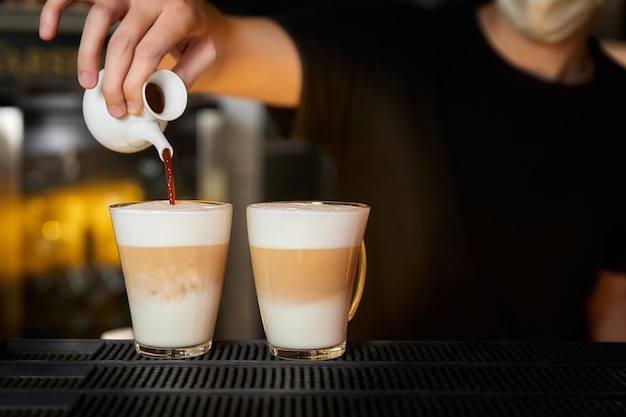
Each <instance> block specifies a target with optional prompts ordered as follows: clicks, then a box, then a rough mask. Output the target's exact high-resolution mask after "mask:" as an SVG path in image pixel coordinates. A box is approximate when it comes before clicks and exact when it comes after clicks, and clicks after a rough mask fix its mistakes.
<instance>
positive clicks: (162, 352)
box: [135, 341, 213, 359]
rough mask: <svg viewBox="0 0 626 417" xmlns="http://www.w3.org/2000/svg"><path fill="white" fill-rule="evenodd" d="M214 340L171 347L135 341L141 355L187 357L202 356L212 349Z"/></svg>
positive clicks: (166, 357) (173, 357)
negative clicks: (188, 345) (193, 344)
mask: <svg viewBox="0 0 626 417" xmlns="http://www.w3.org/2000/svg"><path fill="white" fill-rule="evenodd" d="M212 344H213V342H212V341H208V342H206V343H202V344H200V345H197V346H190V347H180V348H170V347H154V346H148V345H144V344H142V343H139V342H137V341H135V350H136V351H137V353H139V354H140V355H143V356H146V357H149V358H156V359H185V358H195V357H196V356H202V355H204V354H205V353H208V352H209V350H211V345H212Z"/></svg>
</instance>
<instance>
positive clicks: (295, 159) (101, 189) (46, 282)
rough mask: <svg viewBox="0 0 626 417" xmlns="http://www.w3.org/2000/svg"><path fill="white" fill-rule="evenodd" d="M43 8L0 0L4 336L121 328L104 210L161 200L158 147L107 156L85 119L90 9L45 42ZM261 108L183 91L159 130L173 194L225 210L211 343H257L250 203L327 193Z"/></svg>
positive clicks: (320, 177)
mask: <svg viewBox="0 0 626 417" xmlns="http://www.w3.org/2000/svg"><path fill="white" fill-rule="evenodd" d="M39 11H40V4H38V2H35V4H31V3H29V2H10V3H8V2H2V1H1V0H0V230H1V231H2V232H1V233H0V339H2V338H9V337H12V338H13V337H33V338H94V337H96V338H97V337H99V336H100V334H102V333H103V332H104V331H107V330H110V329H115V328H120V327H126V326H130V324H131V323H130V316H129V312H128V308H127V301H126V293H125V287H124V280H123V275H122V272H121V268H120V264H119V259H118V254H117V249H116V246H115V240H114V235H113V229H112V226H111V223H110V217H109V212H108V206H109V205H111V204H114V203H119V202H124V201H136V200H143V199H166V198H167V192H166V185H165V175H164V168H163V163H162V162H161V160H160V159H159V156H158V155H157V152H156V151H155V149H154V148H149V149H146V150H144V151H141V152H138V153H134V154H118V153H115V152H112V151H110V150H108V149H105V148H104V147H102V146H101V145H100V144H99V143H98V142H96V141H95V139H93V137H92V136H91V134H90V133H89V131H88V130H87V128H86V126H85V124H84V120H83V116H82V95H83V90H82V89H81V88H80V86H79V85H78V82H77V81H76V79H77V76H76V55H77V50H78V44H79V41H80V33H81V31H82V26H83V23H84V18H85V14H86V11H87V8H86V6H85V5H81V4H78V5H74V6H72V8H71V9H69V11H68V12H67V13H66V14H65V15H64V16H63V19H62V21H61V30H60V33H59V35H58V37H57V38H56V39H55V40H54V41H52V42H43V41H41V40H40V39H39V38H38V35H37V33H38V19H39ZM267 119H268V118H267V117H266V113H265V109H264V107H263V106H261V105H260V104H258V103H255V102H251V101H246V100H239V99H232V98H226V97H215V96H208V95H198V94H190V96H189V103H188V107H187V110H186V111H185V113H184V114H183V116H181V118H179V119H177V120H175V121H173V122H170V123H169V124H168V126H167V128H166V130H165V135H166V137H167V138H168V140H169V141H170V143H171V144H172V146H173V147H174V150H175V152H174V159H173V165H174V178H175V182H176V192H177V198H179V199H185V198H201V199H210V200H219V201H228V202H231V203H232V204H233V207H234V213H233V226H232V235H231V245H230V252H229V260H228V265H227V270H226V277H225V282H224V290H223V294H222V303H221V307H220V314H219V318H218V323H217V329H216V335H215V337H216V338H218V339H243V338H260V337H262V336H263V333H262V327H261V322H260V317H259V312H258V307H257V304H256V298H255V294H254V283H253V279H252V274H251V267H250V261H249V252H248V247H247V234H246V230H245V207H246V205H247V204H249V203H251V202H253V201H259V200H263V199H298V198H302V199H305V198H306V199H309V198H324V197H325V198H328V197H330V196H331V195H330V193H331V192H332V191H331V190H332V170H331V168H330V165H329V164H328V162H327V161H326V159H325V158H324V157H323V155H322V154H321V152H320V151H319V150H318V149H317V148H316V147H315V146H314V145H312V144H311V143H310V142H309V141H307V140H304V139H303V140H298V139H296V140H289V141H287V140H283V139H281V138H278V137H276V135H275V134H274V132H273V130H272V129H271V126H270V124H269V123H268V122H267Z"/></svg>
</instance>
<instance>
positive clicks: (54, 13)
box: [39, 0, 74, 41]
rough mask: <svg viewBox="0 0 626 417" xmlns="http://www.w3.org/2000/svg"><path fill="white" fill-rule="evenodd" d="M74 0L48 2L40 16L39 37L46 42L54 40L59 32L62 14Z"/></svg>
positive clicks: (49, 0)
mask: <svg viewBox="0 0 626 417" xmlns="http://www.w3.org/2000/svg"><path fill="white" fill-rule="evenodd" d="M72 3H74V2H73V1H72V0H48V1H47V2H46V3H45V4H44V6H43V7H42V9H41V14H40V15H39V37H40V38H41V39H42V40H44V41H49V40H51V39H53V38H54V37H55V36H56V34H57V32H58V31H59V22H60V21H61V13H62V12H63V10H65V9H66V8H67V6H69V5H70V4H72Z"/></svg>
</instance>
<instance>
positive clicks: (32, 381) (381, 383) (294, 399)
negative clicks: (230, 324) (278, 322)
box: [0, 340, 626, 417]
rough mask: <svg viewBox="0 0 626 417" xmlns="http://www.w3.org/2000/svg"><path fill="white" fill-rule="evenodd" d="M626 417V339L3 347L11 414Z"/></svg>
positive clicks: (2, 375) (1, 404)
mask: <svg viewBox="0 0 626 417" xmlns="http://www.w3.org/2000/svg"><path fill="white" fill-rule="evenodd" d="M592 415H601V416H626V344H619V343H594V344H588V343H438V342H428V343H426V342H367V343H349V345H348V351H347V353H346V355H345V356H344V357H343V358H340V359H337V360H333V361H323V362H306V363H303V362H295V361H283V360H279V359H275V358H273V357H272V356H271V355H270V354H269V352H268V350H267V346H266V344H265V342H263V341H241V342H216V343H215V344H214V347H213V349H212V350H211V352H210V353H209V354H207V355H205V356H203V357H200V358H194V359H185V360H173V361H163V360H154V359H146V358H143V357H141V356H139V355H138V354H136V353H135V351H134V346H133V343H132V342H131V341H108V340H107V341H101V340H82V341H81V340H8V341H2V342H0V417H4V416H10V417H17V416H20V417H23V416H42V417H43V416H53V417H56V416H72V417H73V416H81V417H82V416H94V417H95V416H103V417H104V416H115V417H121V416H150V417H158V416H167V417H176V416H218V417H219V416H278V417H282V416H285V417H286V416H289V417H292V416H481V417H489V416H523V417H526V416H528V417H530V416H532V417H540V416H585V417H587V416H592Z"/></svg>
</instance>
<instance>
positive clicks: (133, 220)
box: [110, 200, 232, 358]
mask: <svg viewBox="0 0 626 417" xmlns="http://www.w3.org/2000/svg"><path fill="white" fill-rule="evenodd" d="M110 213H111V220H112V222H113V230H114V232H115V240H116V242H117V247H118V251H119V255H120V260H121V263H122V270H123V273H124V281H125V283H126V291H127V295H128V303H129V307H130V314H131V320H132V325H133V331H134V334H135V347H136V350H137V352H139V353H141V354H143V355H146V356H150V357H156V358H186V357H193V356H199V355H202V354H204V353H206V352H208V351H209V350H210V349H211V344H212V341H213V331H214V329H215V322H216V318H217V311H218V307H219V303H220V297H221V293H222V282H223V279H224V270H225V267H226V257H227V252H228V245H229V242H230V227H231V219H232V205H231V204H229V203H217V202H209V201H181V200H177V201H176V204H174V205H171V204H169V202H168V201H150V202H141V203H126V204H117V205H113V206H111V207H110Z"/></svg>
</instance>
